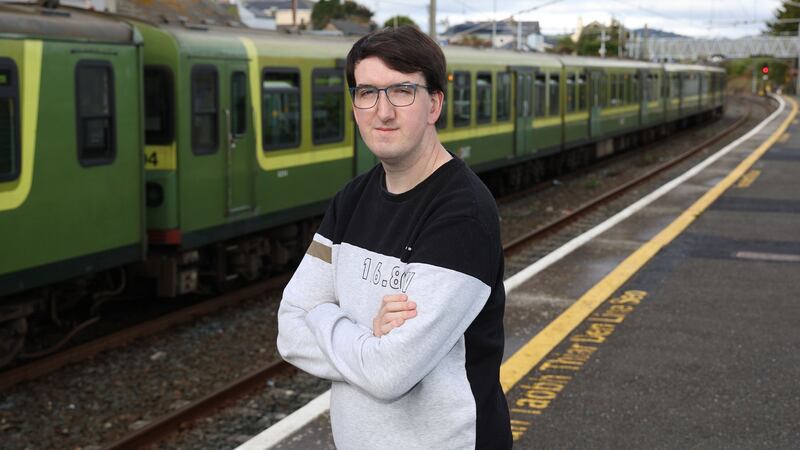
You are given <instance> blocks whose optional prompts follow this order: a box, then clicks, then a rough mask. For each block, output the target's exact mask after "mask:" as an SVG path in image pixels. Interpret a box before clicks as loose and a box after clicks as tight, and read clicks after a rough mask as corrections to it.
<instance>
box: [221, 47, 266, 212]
mask: <svg viewBox="0 0 800 450" xmlns="http://www.w3.org/2000/svg"><path fill="white" fill-rule="evenodd" d="M221 78H222V80H221V83H220V86H221V87H222V88H221V91H222V92H221V93H222V95H220V100H221V102H222V104H221V109H222V111H223V114H224V115H223V120H224V121H225V124H224V125H225V127H224V129H225V140H224V141H223V146H222V148H223V151H225V156H224V158H225V175H224V177H225V215H226V216H236V215H240V214H242V213H246V212H252V211H253V210H254V209H255V204H256V191H255V189H256V186H255V181H256V168H257V167H258V162H257V161H256V160H255V158H256V149H255V137H254V134H255V133H254V127H255V126H257V124H254V123H251V122H252V120H248V118H252V117H253V116H252V112H251V111H250V105H251V102H250V96H251V95H253V94H252V93H251V92H249V91H250V90H249V89H248V82H247V80H248V76H247V62H246V61H229V62H226V63H225V64H224V65H223V70H222V76H221Z"/></svg>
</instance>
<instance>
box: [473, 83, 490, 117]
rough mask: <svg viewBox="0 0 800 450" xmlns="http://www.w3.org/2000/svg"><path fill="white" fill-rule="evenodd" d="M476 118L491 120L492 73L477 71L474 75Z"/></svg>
mask: <svg viewBox="0 0 800 450" xmlns="http://www.w3.org/2000/svg"><path fill="white" fill-rule="evenodd" d="M475 94H476V95H475V97H476V100H477V102H476V107H475V109H476V120H477V122H478V123H486V122H490V121H491V120H492V74H491V73H486V72H479V73H478V75H477V76H476V77H475Z"/></svg>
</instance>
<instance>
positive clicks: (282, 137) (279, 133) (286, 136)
mask: <svg viewBox="0 0 800 450" xmlns="http://www.w3.org/2000/svg"><path fill="white" fill-rule="evenodd" d="M261 98H262V102H261V108H262V111H261V129H262V130H263V135H264V143H263V146H264V150H276V149H281V148H287V147H296V146H298V145H300V73H299V72H298V71H297V70H295V69H268V70H265V71H264V74H263V76H262V81H261Z"/></svg>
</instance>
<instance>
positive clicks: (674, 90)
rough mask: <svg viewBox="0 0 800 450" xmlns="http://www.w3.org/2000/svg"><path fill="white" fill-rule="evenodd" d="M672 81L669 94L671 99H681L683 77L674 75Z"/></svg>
mask: <svg viewBox="0 0 800 450" xmlns="http://www.w3.org/2000/svg"><path fill="white" fill-rule="evenodd" d="M671 78H672V80H671V83H670V89H669V91H670V92H669V94H670V97H673V98H680V96H681V75H680V74H678V73H673V74H672V77H671Z"/></svg>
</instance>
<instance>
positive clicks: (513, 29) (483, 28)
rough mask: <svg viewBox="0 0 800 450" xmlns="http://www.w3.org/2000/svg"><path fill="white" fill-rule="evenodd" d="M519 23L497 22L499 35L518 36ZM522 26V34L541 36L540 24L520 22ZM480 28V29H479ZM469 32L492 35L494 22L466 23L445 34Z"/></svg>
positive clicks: (455, 26)
mask: <svg viewBox="0 0 800 450" xmlns="http://www.w3.org/2000/svg"><path fill="white" fill-rule="evenodd" d="M517 23H518V22H513V23H511V22H497V23H496V24H495V26H496V30H497V34H514V35H516V34H517ZM519 23H521V24H522V34H523V35H526V36H527V35H529V34H539V22H537V21H533V22H519ZM478 27H480V28H478ZM468 30H474V31H471V32H469V34H492V22H465V23H460V24H458V25H453V26H452V27H450V28H448V29H447V31H445V32H444V33H443V35H445V36H452V35H454V34H459V33H464V32H467V31H468Z"/></svg>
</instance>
